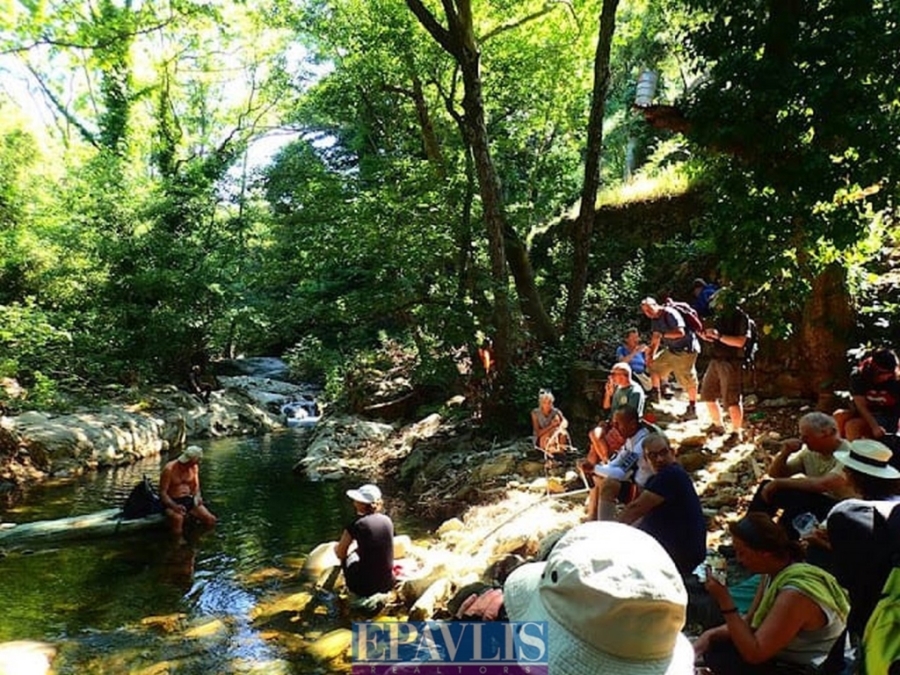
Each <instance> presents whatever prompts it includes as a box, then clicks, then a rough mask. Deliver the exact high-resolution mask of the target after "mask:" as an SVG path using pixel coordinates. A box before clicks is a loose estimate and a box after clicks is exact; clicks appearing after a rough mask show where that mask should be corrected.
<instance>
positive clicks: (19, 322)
mask: <svg viewBox="0 0 900 675" xmlns="http://www.w3.org/2000/svg"><path fill="white" fill-rule="evenodd" d="M56 320H57V319H56V317H54V316H52V315H50V314H48V313H47V312H45V311H43V310H42V309H40V308H39V307H37V306H35V304H34V302H33V301H28V302H26V303H24V304H19V303H12V304H8V305H0V354H3V358H2V359H0V377H12V378H16V379H22V380H24V381H23V384H24V385H25V386H26V387H28V388H29V389H31V388H32V386H31V382H27V380H32V379H33V380H34V382H35V384H36V385H39V388H40V391H41V392H43V394H42V395H46V396H49V395H50V394H51V393H52V391H53V386H52V383H51V382H50V381H49V379H48V377H47V376H44V375H41V374H40V373H41V371H44V372H49V373H52V374H53V375H55V376H57V377H59V376H62V375H64V374H65V373H66V372H68V371H69V369H70V368H71V366H72V364H73V350H72V337H71V335H70V334H69V333H68V332H67V331H64V330H61V329H59V328H57V327H56V325H54V324H55V322H56Z"/></svg>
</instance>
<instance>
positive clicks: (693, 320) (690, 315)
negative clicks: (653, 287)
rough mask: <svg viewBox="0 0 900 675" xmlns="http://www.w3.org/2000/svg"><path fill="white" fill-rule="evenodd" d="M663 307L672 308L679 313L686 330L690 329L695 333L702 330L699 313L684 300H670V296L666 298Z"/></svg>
mask: <svg viewBox="0 0 900 675" xmlns="http://www.w3.org/2000/svg"><path fill="white" fill-rule="evenodd" d="M664 306H665V307H668V308H669V309H674V310H675V311H676V312H678V313H679V314H681V318H682V319H683V320H684V326H685V328H687V329H688V330H691V331H693V332H695V333H702V332H703V321H702V320H701V319H700V315H699V314H697V310H696V309H694V308H693V307H691V306H690V305H689V304H687V303H686V302H679V301H677V300H672V298H666V302H665V305H664Z"/></svg>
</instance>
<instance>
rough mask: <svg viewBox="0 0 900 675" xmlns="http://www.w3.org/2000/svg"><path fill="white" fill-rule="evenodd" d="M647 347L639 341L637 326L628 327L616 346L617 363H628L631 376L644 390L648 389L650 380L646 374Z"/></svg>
mask: <svg viewBox="0 0 900 675" xmlns="http://www.w3.org/2000/svg"><path fill="white" fill-rule="evenodd" d="M648 348H649V347H648V346H647V345H645V344H643V343H642V342H641V334H640V333H639V332H638V329H637V328H629V329H628V330H626V331H625V336H624V339H623V341H622V344H620V345H619V346H618V347H616V360H617V361H618V362H619V363H625V364H628V366H629V367H630V368H631V377H632V379H635V380H637V381H638V383H639V384H640V385H641V387H643V388H644V390H645V391H650V389H651V388H652V382H651V379H650V376H649V375H648V374H647V349H648Z"/></svg>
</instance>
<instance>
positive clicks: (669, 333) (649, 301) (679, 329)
mask: <svg viewBox="0 0 900 675" xmlns="http://www.w3.org/2000/svg"><path fill="white" fill-rule="evenodd" d="M641 311H642V312H643V313H644V315H645V316H646V317H647V318H648V319H650V329H651V331H652V333H653V335H652V337H651V338H650V348H649V349H648V350H647V368H648V370H649V371H650V374H651V375H652V376H653V381H654V386H656V387H660V386H661V384H662V383H663V382H665V381H666V380H667V379H668V377H669V375H670V374H671V373H675V379H676V380H677V381H678V384H679V385H681V387H682V389H684V390H685V391H686V392H687V395H688V407H687V411H686V412H685V415H684V417H683V419H695V418H696V417H697V385H698V383H699V381H698V379H697V355H698V354H699V353H700V340H699V339H698V337H697V333H698V332H700V331H702V329H703V324H702V322H700V319H699V317H698V316H697V313H696V312H695V311H694V310H693V308H692V307H690V305H687V304H686V303H675V302H671V301H670V302H667V303H666V304H665V305H660V304H659V303H658V302H657V301H656V299H655V298H651V297H647V298H644V299H643V300H642V301H641ZM688 322H690V325H689V323H688ZM656 396H657V399H656V400H659V399H660V398H661V397H662V392H661V391H660V389H659V388H657V390H656Z"/></svg>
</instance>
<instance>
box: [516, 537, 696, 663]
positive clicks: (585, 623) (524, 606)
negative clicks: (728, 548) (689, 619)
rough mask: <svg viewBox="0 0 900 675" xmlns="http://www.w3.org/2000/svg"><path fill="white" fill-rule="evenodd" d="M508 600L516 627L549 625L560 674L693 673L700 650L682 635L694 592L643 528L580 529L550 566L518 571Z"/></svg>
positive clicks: (567, 539) (530, 566) (552, 654)
mask: <svg viewBox="0 0 900 675" xmlns="http://www.w3.org/2000/svg"><path fill="white" fill-rule="evenodd" d="M503 598H504V605H505V607H506V611H507V613H508V615H509V619H510V621H546V622H547V625H548V633H549V635H548V642H547V656H548V659H549V672H550V673H552V674H553V675H594V674H596V673H609V674H610V675H612V674H615V675H693V672H694V650H693V647H691V644H690V642H688V640H687V638H686V637H684V635H682V634H681V629H682V628H683V627H684V622H685V612H686V607H687V591H686V590H685V588H684V583H683V582H682V579H681V576H680V575H679V573H678V570H677V568H676V567H675V563H674V562H672V559H671V558H670V557H669V555H668V554H667V553H666V551H665V550H664V549H663V548H662V546H660V544H659V543H658V542H657V541H656V540H655V539H653V537H651V536H650V535H648V534H646V533H645V532H642V531H641V530H638V529H636V528H633V527H630V526H628V525H622V524H620V523H612V522H592V523H585V524H583V525H579V526H577V527H575V528H573V529H572V530H570V531H569V532H568V533H566V534H565V535H564V536H563V538H562V539H560V541H559V542H558V543H557V544H556V546H555V547H554V549H553V552H552V553H551V554H550V556H549V558H548V559H547V562H546V563H531V564H528V565H523V566H522V567H520V568H518V569H517V570H515V571H514V572H513V573H512V574H511V575H510V576H509V578H508V579H507V580H506V584H505V585H504V589H503ZM523 665H524V664H523Z"/></svg>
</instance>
